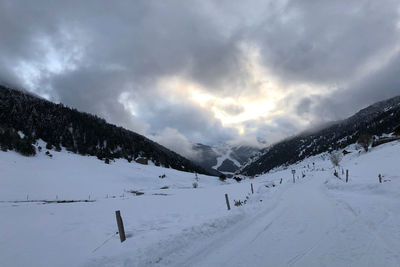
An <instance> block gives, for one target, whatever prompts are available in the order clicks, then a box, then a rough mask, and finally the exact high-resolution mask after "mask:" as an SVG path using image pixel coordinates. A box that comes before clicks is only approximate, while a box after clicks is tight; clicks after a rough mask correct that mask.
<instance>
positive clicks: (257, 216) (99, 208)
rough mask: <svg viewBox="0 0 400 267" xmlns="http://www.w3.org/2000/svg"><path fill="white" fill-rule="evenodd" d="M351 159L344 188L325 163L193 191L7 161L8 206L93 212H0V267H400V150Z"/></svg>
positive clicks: (139, 174)
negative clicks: (121, 232)
mask: <svg viewBox="0 0 400 267" xmlns="http://www.w3.org/2000/svg"><path fill="white" fill-rule="evenodd" d="M346 150H348V151H351V152H352V153H351V154H348V155H346V156H344V158H343V159H342V161H341V163H340V164H341V167H340V169H339V174H340V176H342V177H341V178H342V180H340V179H338V178H336V177H334V176H333V168H332V164H331V162H330V161H329V158H328V155H327V154H322V155H318V156H314V157H310V158H307V159H305V160H304V161H302V162H299V163H297V164H295V165H293V166H288V167H287V168H279V169H276V170H273V171H271V172H270V173H268V174H264V175H261V176H260V177H257V178H255V179H247V180H245V181H242V182H241V183H236V182H235V181H232V180H228V182H225V183H224V182H221V181H219V180H218V178H216V177H209V176H204V175H199V181H198V184H199V188H196V189H194V188H193V187H192V183H193V182H195V175H194V174H191V173H184V172H179V171H175V170H172V169H165V168H159V167H156V166H144V165H140V164H136V163H128V162H126V161H124V160H121V161H116V162H112V164H111V165H106V164H104V163H103V162H101V161H99V160H97V159H95V158H91V157H82V156H78V155H74V154H69V153H67V152H65V151H63V152H60V153H57V152H54V153H53V152H52V153H53V155H54V156H53V158H52V159H50V158H49V157H47V156H45V155H44V154H40V155H38V156H36V157H34V158H25V157H21V156H19V155H17V154H15V153H13V152H7V153H4V152H0V170H1V173H2V175H1V178H0V200H2V201H13V200H24V199H26V195H27V194H29V199H51V200H53V199H54V198H55V195H58V199H87V198H88V195H90V196H91V199H94V200H96V202H90V203H85V202H79V203H69V204H41V203H31V202H28V203H13V202H0V210H1V213H2V216H0V229H1V230H0V262H1V263H2V264H1V266H400V258H399V255H400V230H399V227H398V225H400V205H399V201H398V200H399V196H400V193H399V192H400V165H399V164H398V163H399V151H400V143H399V142H393V143H388V144H385V145H382V146H378V147H376V148H373V149H372V150H371V151H370V152H368V153H365V152H362V153H358V151H357V150H356V149H355V148H354V147H353V146H351V147H348V148H346ZM313 162H314V163H315V167H314V168H313V164H312V163H313ZM307 165H308V166H309V167H310V168H307ZM342 167H343V169H344V170H346V169H349V174H350V179H349V183H348V184H346V183H345V182H344V179H343V178H344V175H342V173H341V168H342ZM292 169H295V170H296V178H297V176H300V178H299V179H296V183H295V184H293V183H292V173H291V170H292ZM302 172H304V173H305V175H306V176H305V178H301V174H302ZM162 174H166V178H165V179H160V178H158V176H159V175H162ZM378 174H382V175H383V177H384V180H387V181H386V182H384V183H382V184H379V183H378ZM281 178H283V183H282V184H281V185H280V184H279V181H280V179H281ZM250 183H253V185H254V189H255V193H254V195H250ZM272 184H275V185H276V186H275V187H272ZM163 186H168V187H169V188H168V189H160V188H161V187H163ZM266 186H268V187H266ZM127 190H138V191H141V192H144V194H143V195H140V196H136V195H133V194H131V193H128V192H127ZM225 193H228V194H229V199H230V204H231V208H232V210H231V211H227V209H226V204H225V198H224V194H225ZM160 194H162V195H160ZM107 195H108V198H106V196H107ZM111 196H116V197H115V198H111ZM246 196H249V200H248V202H247V204H246V205H244V206H241V207H235V206H234V203H233V200H234V199H236V200H239V199H240V200H244V199H245V198H246ZM115 210H121V215H122V218H123V221H124V225H125V232H126V234H127V240H126V241H125V242H124V243H122V244H121V243H120V242H119V237H118V235H116V234H115V232H116V231H117V225H116V221H115ZM108 239H110V240H109V241H107V242H106V243H104V244H103V242H104V241H106V240H108ZM93 251H94V252H93Z"/></svg>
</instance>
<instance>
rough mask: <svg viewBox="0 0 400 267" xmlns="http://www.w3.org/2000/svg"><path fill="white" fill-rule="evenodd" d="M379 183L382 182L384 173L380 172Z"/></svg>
mask: <svg viewBox="0 0 400 267" xmlns="http://www.w3.org/2000/svg"><path fill="white" fill-rule="evenodd" d="M378 177H379V183H382V175H381V174H379V176H378Z"/></svg>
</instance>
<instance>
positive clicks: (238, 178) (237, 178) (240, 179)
mask: <svg viewBox="0 0 400 267" xmlns="http://www.w3.org/2000/svg"><path fill="white" fill-rule="evenodd" d="M233 179H235V181H236V182H238V183H240V181H242V178H240V177H237V176H235V177H233Z"/></svg>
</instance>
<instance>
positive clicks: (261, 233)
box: [174, 177, 400, 266]
mask: <svg viewBox="0 0 400 267" xmlns="http://www.w3.org/2000/svg"><path fill="white" fill-rule="evenodd" d="M325 181H326V180H325V179H323V178H320V177H311V178H308V179H304V180H301V181H299V182H297V183H296V184H295V185H288V187H286V188H282V189H283V190H282V192H281V193H280V196H279V197H278V198H277V200H276V203H269V204H267V205H265V206H263V210H262V211H260V212H259V213H258V214H257V215H255V216H254V217H252V218H248V219H245V220H243V221H242V222H240V223H239V224H238V225H235V227H233V228H232V229H229V230H228V231H227V232H225V233H223V234H222V235H221V236H219V237H216V238H214V239H213V240H212V241H211V242H210V243H209V244H202V245H201V246H200V247H199V248H198V250H195V251H193V253H191V255H188V256H187V257H186V258H185V260H183V261H182V262H180V263H179V264H176V265H177V266H400V260H399V255H400V254H399V252H400V251H399V247H398V246H393V244H392V243H391V241H390V240H388V239H386V238H384V237H383V236H382V235H381V234H380V233H379V231H378V230H376V228H377V227H376V225H375V224H374V223H373V222H372V221H367V220H364V218H360V216H359V215H358V214H357V212H356V211H354V210H353V209H352V207H351V205H349V204H348V203H346V202H345V201H343V200H340V201H338V200H335V198H333V197H332V196H330V195H331V194H329V193H328V190H327V187H326V185H325V184H324V182H325ZM275 205H276V206H275ZM274 206H275V207H274ZM174 265H175V264H174Z"/></svg>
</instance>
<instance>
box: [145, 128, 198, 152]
mask: <svg viewBox="0 0 400 267" xmlns="http://www.w3.org/2000/svg"><path fill="white" fill-rule="evenodd" d="M151 139H152V140H153V141H155V142H157V143H159V144H161V145H163V146H165V147H167V148H169V149H171V150H173V151H175V152H177V153H178V154H180V155H182V156H184V157H186V158H188V159H198V157H199V156H200V154H199V152H197V151H196V150H194V149H193V145H192V143H191V142H190V141H189V140H188V139H187V138H186V137H185V136H184V135H183V134H181V133H180V132H179V131H178V130H176V129H172V128H168V127H167V128H165V129H164V130H162V131H161V132H160V133H159V134H157V135H152V136H151Z"/></svg>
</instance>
